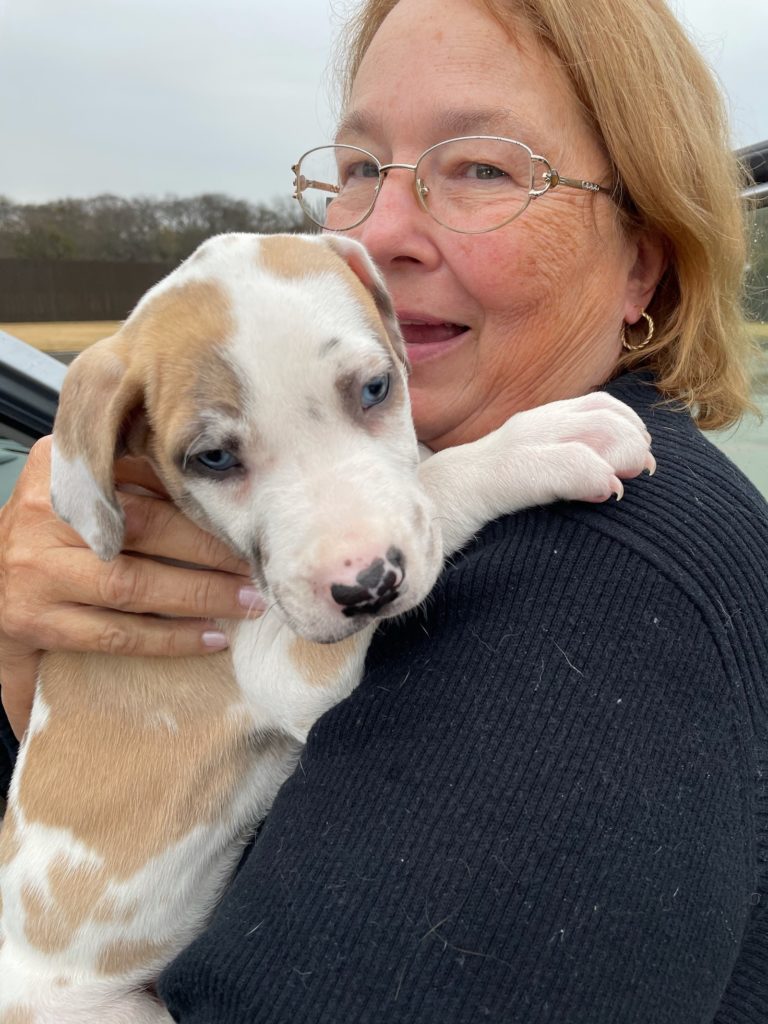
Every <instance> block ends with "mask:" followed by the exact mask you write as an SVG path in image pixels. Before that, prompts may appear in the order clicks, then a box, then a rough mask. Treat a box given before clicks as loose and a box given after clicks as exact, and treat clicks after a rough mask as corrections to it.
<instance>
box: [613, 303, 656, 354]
mask: <svg viewBox="0 0 768 1024" xmlns="http://www.w3.org/2000/svg"><path fill="white" fill-rule="evenodd" d="M640 316H644V317H645V319H646V321H647V324H648V333H647V334H646V336H645V337H644V338H643V340H642V341H641V342H640V343H639V344H638V345H631V344H630V343H629V341H628V340H627V324H622V325H621V347H622V348H623V349H626V351H627V352H639V351H640V349H641V348H645V346H646V345H647V344H649V342H650V340H651V338H652V337H653V319H652V318H651V317H650V316H648V314H647V313H646V312H645V310H642V312H641V313H640Z"/></svg>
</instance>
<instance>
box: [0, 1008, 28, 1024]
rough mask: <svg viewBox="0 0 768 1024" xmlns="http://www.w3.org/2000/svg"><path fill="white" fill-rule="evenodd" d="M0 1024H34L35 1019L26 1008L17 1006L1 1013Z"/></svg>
mask: <svg viewBox="0 0 768 1024" xmlns="http://www.w3.org/2000/svg"><path fill="white" fill-rule="evenodd" d="M0 1024H35V1018H34V1014H33V1012H32V1010H31V1009H30V1008H29V1007H28V1006H22V1005H21V1004H17V1005H16V1006H11V1007H9V1008H8V1009H7V1010H4V1011H3V1014H2V1016H1V1017H0Z"/></svg>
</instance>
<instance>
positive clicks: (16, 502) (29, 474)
mask: <svg viewBox="0 0 768 1024" xmlns="http://www.w3.org/2000/svg"><path fill="white" fill-rule="evenodd" d="M50 453H51V442H50V438H44V439H43V440H42V441H39V442H38V443H37V444H36V445H35V446H34V448H33V449H32V451H31V452H30V455H29V459H28V461H27V465H26V467H25V469H24V471H23V473H22V475H21V477H20V478H19V481H18V483H17V485H16V488H15V490H14V492H13V494H12V496H11V498H10V499H9V501H8V502H7V504H6V505H5V506H4V508H3V509H2V510H0V680H2V701H3V706H4V708H5V710H6V714H7V715H8V719H9V721H10V723H11V726H12V727H13V730H14V732H15V733H16V735H17V736H20V735H21V734H22V732H23V730H24V728H25V727H26V723H27V720H28V718H29V711H30V708H31V706H32V696H33V693H34V685H35V675H36V672H37V663H38V659H39V655H40V651H41V650H54V651H102V652H105V653H109V654H123V655H145V656H152V655H169V656H179V655H195V654H205V653H210V652H211V651H216V650H221V649H222V648H223V647H226V646H227V640H226V637H225V636H224V634H223V633H221V631H220V630H219V629H218V627H217V626H216V624H215V623H214V622H212V621H211V620H213V619H217V618H223V619H239V618H244V617H245V616H246V615H248V614H249V612H250V613H251V614H254V613H258V612H259V611H260V610H261V609H262V607H263V605H262V604H261V602H260V598H259V595H258V593H257V591H256V590H255V589H254V588H253V587H252V585H251V582H250V579H249V576H248V572H249V568H248V565H247V564H246V563H244V562H241V561H239V560H238V559H237V558H236V557H235V556H234V555H233V554H232V552H231V551H229V549H228V548H226V547H225V546H224V545H223V544H222V543H221V542H220V541H218V540H216V539H215V538H214V537H212V536H210V535H209V534H207V533H205V532H204V531H202V530H200V529H198V527H196V526H195V525H194V524H193V523H191V522H190V521H189V520H188V519H186V518H185V517H184V516H183V515H181V513H180V512H179V511H178V510H177V509H176V508H175V506H173V505H172V504H171V503H170V502H169V501H168V500H167V499H165V498H164V496H162V493H161V492H162V488H161V486H160V484H159V482H158V481H157V478H156V477H155V476H154V474H153V473H152V471H151V469H150V468H149V467H148V465H147V464H146V463H144V462H142V461H141V460H136V459H123V460H120V462H118V464H117V467H116V477H117V479H118V481H119V482H120V483H121V484H133V485H140V486H142V487H144V488H147V489H149V490H152V491H153V492H154V493H155V494H156V495H157V496H156V497H146V496H143V495H137V494H129V493H122V494H121V495H120V500H121V502H122V504H123V507H124V509H125V514H126V536H125V553H123V554H120V555H119V556H118V557H117V558H116V559H115V560H114V561H113V562H102V561H100V560H99V559H98V558H97V557H96V555H95V554H94V553H93V552H92V551H91V550H90V548H88V547H87V546H86V544H85V542H84V541H83V540H82V539H81V538H80V537H79V536H78V535H77V534H76V533H75V532H74V531H73V530H71V529H70V528H69V527H68V526H66V525H65V524H64V523H63V522H61V520H59V519H58V518H57V516H56V514H55V513H54V511H53V509H52V507H51V502H50V493H49V491H50V465H51V463H50ZM154 557H162V558H166V559H175V560H178V561H182V562H189V563H193V564H195V565H199V566H204V567H207V568H203V569H195V570H190V569H183V568H178V567H176V566H171V565H166V564H163V563H162V562H158V561H155V560H154ZM161 616H174V617H175V618H171V619H168V618H162V617H161Z"/></svg>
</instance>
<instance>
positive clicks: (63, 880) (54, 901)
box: [21, 855, 137, 953]
mask: <svg viewBox="0 0 768 1024" xmlns="http://www.w3.org/2000/svg"><path fill="white" fill-rule="evenodd" d="M108 884H109V873H108V872H107V870H106V868H104V867H102V866H97V865H94V864H74V863H73V862H71V861H69V860H68V859H67V858H66V857H65V856H63V855H60V856H59V857H57V858H56V859H55V860H54V861H53V863H52V864H51V866H50V868H49V869H48V893H47V894H44V893H43V892H42V891H41V890H40V889H36V888H34V887H33V886H31V885H27V886H25V887H24V889H23V890H22V894H21V899H22V904H23V906H24V913H25V918H24V931H25V934H26V936H27V940H28V941H29V942H30V944H31V945H33V946H35V947H36V948H37V949H40V950H42V951H43V952H44V953H56V952H58V951H60V950H62V949H65V948H66V947H67V946H68V945H69V944H70V942H71V941H72V939H73V937H74V935H75V932H76V931H77V929H78V928H80V927H81V926H82V925H84V924H85V923H86V922H87V921H98V922H100V923H103V924H106V923H114V922H117V923H120V924H128V923H130V921H132V920H133V918H134V916H135V914H136V906H137V901H136V900H133V901H132V904H131V905H130V906H128V907H120V906H119V905H118V903H117V901H116V900H115V899H114V898H112V897H110V896H107V886H108Z"/></svg>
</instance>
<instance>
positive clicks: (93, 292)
mask: <svg viewBox="0 0 768 1024" xmlns="http://www.w3.org/2000/svg"><path fill="white" fill-rule="evenodd" d="M174 266H175V264H172V263H104V262H95V261H93V262H91V261H81V260H19V259H0V323H25V322H30V323H50V322H52V321H61V320H124V319H125V318H126V316H128V313H129V312H130V311H131V309H132V308H133V307H134V306H135V305H136V303H137V301H138V300H139V298H140V297H141V296H142V295H143V294H144V292H145V291H146V290H147V288H149V287H151V286H152V285H153V284H155V283H156V282H157V281H159V280H160V278H161V277H164V276H165V275H166V274H167V273H168V272H169V271H170V270H172V269H173V267H174Z"/></svg>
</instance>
